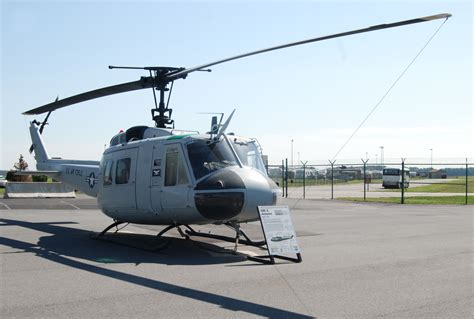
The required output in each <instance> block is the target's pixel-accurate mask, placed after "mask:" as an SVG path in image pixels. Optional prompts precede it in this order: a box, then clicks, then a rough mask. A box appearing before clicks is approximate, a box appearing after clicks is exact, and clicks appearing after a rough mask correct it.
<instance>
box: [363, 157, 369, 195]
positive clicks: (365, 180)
mask: <svg viewBox="0 0 474 319" xmlns="http://www.w3.org/2000/svg"><path fill="white" fill-rule="evenodd" d="M361 161H362V163H364V202H365V201H366V199H367V195H366V183H367V175H366V168H367V162H368V161H369V159H366V160H365V161H364V160H363V159H362V158H361Z"/></svg>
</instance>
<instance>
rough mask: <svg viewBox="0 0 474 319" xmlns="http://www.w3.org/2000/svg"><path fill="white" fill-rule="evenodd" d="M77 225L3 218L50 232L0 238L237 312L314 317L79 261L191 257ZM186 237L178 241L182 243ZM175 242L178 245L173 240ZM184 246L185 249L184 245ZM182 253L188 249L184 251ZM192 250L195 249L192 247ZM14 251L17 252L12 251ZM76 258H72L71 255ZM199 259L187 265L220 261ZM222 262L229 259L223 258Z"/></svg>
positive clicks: (65, 261) (75, 265) (81, 266)
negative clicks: (106, 238)
mask: <svg viewBox="0 0 474 319" xmlns="http://www.w3.org/2000/svg"><path fill="white" fill-rule="evenodd" d="M68 224H69V225H70V224H76V223H72V222H59V223H58V222H54V223H31V222H25V221H17V220H12V219H4V218H0V227H2V226H19V227H26V228H28V229H32V230H37V231H41V232H46V233H49V234H50V235H47V236H43V237H41V238H40V240H39V242H38V243H37V244H32V243H28V242H24V241H20V240H16V239H12V238H7V237H0V245H4V246H7V247H11V248H13V249H16V250H18V252H28V253H33V254H36V256H38V257H40V258H44V259H46V260H49V261H52V262H55V263H58V264H61V265H65V266H68V267H71V268H75V269H80V270H82V271H85V272H89V273H92V274H96V275H101V276H104V277H108V278H113V279H114V280H118V281H123V282H127V283H131V284H135V285H139V286H142V287H147V288H150V289H153V290H156V291H161V292H164V293H168V294H171V295H177V296H181V297H185V298H189V299H194V300H199V301H202V302H206V303H211V304H215V305H217V306H219V307H221V308H224V309H228V310H229V311H234V312H237V311H239V312H244V313H248V314H253V315H257V316H262V317H267V318H301V319H308V318H314V317H313V316H309V315H306V314H301V313H297V312H293V311H290V310H285V309H280V308H275V307H272V306H267V305H263V304H257V303H255V302H252V301H246V300H242V299H237V298H233V297H228V296H223V295H219V294H214V293H210V292H206V291H201V290H197V289H193V288H187V287H184V286H181V285H175V284H172V283H167V282H163V281H160V280H156V279H151V278H146V277H141V276H138V275H134V274H129V273H125V272H121V271H118V270H114V269H110V268H107V267H101V265H97V264H95V263H87V262H84V261H81V260H77V259H76V258H74V257H77V258H82V259H87V260H91V261H93V260H95V261H97V258H109V261H110V262H114V261H115V262H123V263H125V262H136V261H140V263H143V262H150V263H151V262H156V263H165V259H168V258H169V259H172V260H173V261H172V262H171V263H169V262H167V264H185V263H184V260H191V259H195V258H190V256H181V257H179V258H176V257H173V256H171V257H170V256H169V255H168V256H163V255H158V254H156V253H152V252H147V251H141V250H138V249H135V248H127V247H126V248H124V247H122V246H118V245H113V244H111V243H107V242H102V241H94V240H91V239H89V234H90V233H89V232H87V231H84V230H79V229H75V228H71V227H67V226H65V225H68ZM182 241H184V240H178V242H182ZM172 244H175V242H173V243H172ZM182 249H184V248H182ZM182 251H183V252H184V251H185V250H182ZM191 251H193V252H196V251H197V249H195V248H193V249H191ZM11 253H15V252H11ZM70 257H73V258H70ZM201 259H202V260H201V261H199V262H193V263H189V262H188V264H206V263H208V264H209V263H211V261H212V260H213V261H212V263H215V262H217V261H216V259H217V260H218V258H215V257H212V258H211V257H204V258H201ZM221 262H229V260H227V259H222V260H221Z"/></svg>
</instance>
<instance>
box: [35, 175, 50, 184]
mask: <svg viewBox="0 0 474 319" xmlns="http://www.w3.org/2000/svg"><path fill="white" fill-rule="evenodd" d="M47 181H48V176H46V175H33V182H40V183H46V182H47Z"/></svg>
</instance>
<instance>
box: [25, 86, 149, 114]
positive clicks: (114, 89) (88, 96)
mask: <svg viewBox="0 0 474 319" xmlns="http://www.w3.org/2000/svg"><path fill="white" fill-rule="evenodd" d="M153 80H154V79H153V77H142V78H141V79H140V80H138V81H133V82H128V83H122V84H117V85H112V86H108V87H105V88H101V89H97V90H93V91H89V92H85V93H81V94H78V95H74V96H71V97H68V98H65V99H62V100H59V101H55V102H53V103H49V104H46V105H43V106H40V107H37V108H35V109H32V110H29V111H26V112H24V113H23V114H25V115H33V114H41V113H46V112H51V111H54V110H57V109H59V108H62V107H65V106H69V105H72V104H76V103H80V102H84V101H88V100H92V99H96V98H99V97H103V96H107V95H112V94H118V93H124V92H129V91H135V90H141V89H147V88H151V87H152V86H153Z"/></svg>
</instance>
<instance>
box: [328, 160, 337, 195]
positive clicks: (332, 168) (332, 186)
mask: <svg viewBox="0 0 474 319" xmlns="http://www.w3.org/2000/svg"><path fill="white" fill-rule="evenodd" d="M329 163H331V199H334V163H336V161H335V160H334V161H332V162H331V161H329Z"/></svg>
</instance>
